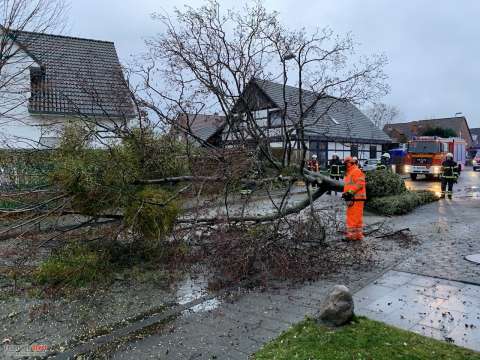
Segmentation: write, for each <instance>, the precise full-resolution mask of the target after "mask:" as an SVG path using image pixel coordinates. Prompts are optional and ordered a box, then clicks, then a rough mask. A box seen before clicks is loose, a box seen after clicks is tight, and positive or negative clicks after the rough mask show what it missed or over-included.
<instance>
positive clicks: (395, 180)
mask: <svg viewBox="0 0 480 360" xmlns="http://www.w3.org/2000/svg"><path fill="white" fill-rule="evenodd" d="M366 180H367V198H368V199H374V198H378V197H383V196H392V195H400V194H402V193H404V192H406V191H407V188H406V187H405V183H404V181H403V179H402V177H401V176H400V175H398V174H395V173H393V172H391V171H387V170H374V171H368V172H367V173H366Z"/></svg>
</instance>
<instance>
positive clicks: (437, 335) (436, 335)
mask: <svg viewBox="0 0 480 360" xmlns="http://www.w3.org/2000/svg"><path fill="white" fill-rule="evenodd" d="M410 331H413V332H414V333H417V334H420V335H423V336H427V337H430V338H433V339H437V340H445V336H446V333H445V332H443V331H441V330H439V329H435V328H432V327H429V326H425V325H420V324H417V325H415V326H413V327H411V328H410Z"/></svg>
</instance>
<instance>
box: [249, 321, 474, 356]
mask: <svg viewBox="0 0 480 360" xmlns="http://www.w3.org/2000/svg"><path fill="white" fill-rule="evenodd" d="M255 359H256V360H260V359H289V360H290V359H305V360H307V359H309V360H323V359H325V360H337V359H342V360H343V359H345V360H347V359H348V360H353V359H355V360H363V359H365V360H367V359H368V360H392V359H404V360H424V359H425V360H427V359H428V360H431V359H432V360H440V359H449V360H450V359H451V360H453V359H469V360H470V359H472V360H475V359H479V360H480V353H477V352H474V351H471V350H467V349H464V348H461V347H458V346H455V345H451V344H448V343H445V342H442V341H438V340H434V339H430V338H427V337H424V336H421V335H418V334H415V333H412V332H408V331H404V330H401V329H397V328H394V327H392V326H388V325H386V324H384V323H381V322H377V321H373V320H369V319H367V318H364V317H357V318H355V320H354V321H353V322H352V323H351V324H350V325H347V326H344V327H341V328H338V329H329V328H327V327H324V326H318V325H317V324H316V323H315V322H314V321H313V320H311V319H307V320H305V321H303V322H301V323H299V324H297V325H295V326H294V327H293V328H292V329H290V330H288V331H286V332H285V333H283V334H282V335H280V337H278V338H277V339H275V340H273V341H272V342H271V343H269V344H267V345H265V346H264V347H263V348H262V349H261V350H260V351H259V352H258V353H257V354H255Z"/></svg>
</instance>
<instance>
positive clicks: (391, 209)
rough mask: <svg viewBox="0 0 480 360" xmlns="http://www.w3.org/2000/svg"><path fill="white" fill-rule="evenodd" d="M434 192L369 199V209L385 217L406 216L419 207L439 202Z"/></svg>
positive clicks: (408, 192)
mask: <svg viewBox="0 0 480 360" xmlns="http://www.w3.org/2000/svg"><path fill="white" fill-rule="evenodd" d="M437 200H438V197H437V196H436V195H435V193H433V192H432V191H428V190H418V191H409V190H407V191H405V192H403V193H401V194H399V195H391V196H383V197H377V198H373V199H369V200H368V202H367V209H369V210H371V211H374V212H376V213H379V214H383V215H389V216H390V215H404V214H407V213H409V212H410V211H412V210H413V209H415V208H416V207H418V206H421V205H425V204H428V203H431V202H434V201H437Z"/></svg>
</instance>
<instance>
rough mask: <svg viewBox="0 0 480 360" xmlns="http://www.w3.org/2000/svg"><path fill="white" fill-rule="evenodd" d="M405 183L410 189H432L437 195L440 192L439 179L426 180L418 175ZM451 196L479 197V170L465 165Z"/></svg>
mask: <svg viewBox="0 0 480 360" xmlns="http://www.w3.org/2000/svg"><path fill="white" fill-rule="evenodd" d="M405 185H406V186H407V188H408V189H410V190H432V191H434V192H435V193H437V194H438V195H440V193H441V187H440V181H439V180H433V181H432V180H427V179H424V178H423V177H422V176H419V177H418V179H417V180H415V181H412V180H410V179H408V180H405ZM453 196H454V197H459V198H477V197H480V172H479V171H477V172H475V171H473V170H472V167H470V166H469V167H466V168H465V169H464V170H463V171H462V173H461V174H460V178H459V179H458V183H457V184H455V185H454V186H453Z"/></svg>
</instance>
